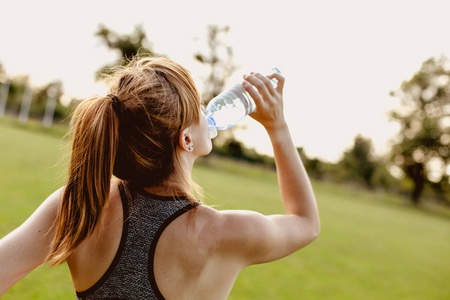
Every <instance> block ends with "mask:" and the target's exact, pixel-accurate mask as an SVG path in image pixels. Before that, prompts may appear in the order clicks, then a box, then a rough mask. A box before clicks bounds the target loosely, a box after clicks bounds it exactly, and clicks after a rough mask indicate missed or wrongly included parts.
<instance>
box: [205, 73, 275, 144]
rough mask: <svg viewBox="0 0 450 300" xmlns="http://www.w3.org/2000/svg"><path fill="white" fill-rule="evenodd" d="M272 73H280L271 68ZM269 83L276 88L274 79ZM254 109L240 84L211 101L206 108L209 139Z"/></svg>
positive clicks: (251, 101) (254, 106) (251, 100)
mask: <svg viewBox="0 0 450 300" xmlns="http://www.w3.org/2000/svg"><path fill="white" fill-rule="evenodd" d="M272 73H280V71H279V70H278V69H277V68H273V69H272ZM271 81H272V84H273V85H274V86H276V84H277V81H276V79H272V80H271ZM255 108H256V104H255V102H254V101H253V99H252V97H251V96H250V95H249V93H248V92H247V91H246V90H245V89H244V88H243V87H242V84H240V83H238V84H236V85H234V86H233V87H232V88H231V89H229V90H227V91H224V92H222V93H220V94H219V95H217V96H216V97H214V98H213V99H211V101H209V103H208V105H207V106H206V117H207V121H208V129H209V133H210V135H211V138H212V139H213V138H215V137H216V136H217V130H226V129H229V128H231V127H233V126H234V125H236V124H237V123H238V122H239V121H240V120H242V119H243V118H244V117H245V116H247V115H249V114H251V113H252V112H253V111H254V110H255Z"/></svg>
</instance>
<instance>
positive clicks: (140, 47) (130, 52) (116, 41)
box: [95, 25, 157, 80]
mask: <svg viewBox="0 0 450 300" xmlns="http://www.w3.org/2000/svg"><path fill="white" fill-rule="evenodd" d="M95 35H96V36H98V37H100V38H101V39H102V41H103V42H104V43H105V44H106V46H107V47H108V48H110V49H113V50H117V51H118V53H119V54H120V56H119V58H118V59H117V61H116V62H115V63H113V64H110V65H106V66H104V67H102V68H101V69H100V70H98V71H97V73H96V78H97V80H99V79H102V78H103V77H105V76H106V75H108V74H111V73H112V72H113V68H114V67H115V66H121V65H125V64H126V63H127V61H129V60H130V59H131V58H133V56H135V55H137V54H149V55H153V56H156V55H157V54H156V53H155V52H154V51H153V49H152V47H151V45H150V44H149V43H148V42H147V37H146V34H145V31H144V29H143V28H142V26H141V25H137V26H136V27H135V29H134V31H133V32H132V33H131V34H125V35H121V34H118V33H117V32H114V31H112V30H110V29H108V28H107V27H106V26H104V25H100V26H99V30H98V31H97V32H96V33H95Z"/></svg>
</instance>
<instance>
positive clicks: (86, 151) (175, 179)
mask: <svg viewBox="0 0 450 300" xmlns="http://www.w3.org/2000/svg"><path fill="white" fill-rule="evenodd" d="M108 82H109V87H110V93H111V94H112V95H114V96H105V97H93V98H90V99H87V100H85V101H83V102H82V103H81V104H80V105H79V106H78V107H77V108H76V110H75V112H74V115H73V117H72V120H71V123H70V132H71V134H72V152H71V159H70V165H69V176H68V180H67V184H66V186H65V189H64V193H63V197H62V200H61V202H60V205H59V208H58V212H57V217H56V220H55V236H54V238H53V242H52V245H51V252H50V254H49V256H48V258H47V260H51V265H57V264H61V263H62V262H64V261H66V260H67V258H68V257H69V256H70V255H71V254H72V253H73V251H74V250H75V249H76V248H77V247H78V246H79V245H80V244H81V243H82V242H83V241H84V240H86V238H87V237H88V236H90V235H91V234H92V233H93V232H94V231H95V229H96V228H97V226H98V225H99V223H100V221H101V218H102V214H103V212H104V209H105V207H106V205H107V204H108V198H109V193H110V185H111V178H112V176H113V175H114V176H115V177H117V178H119V179H122V180H124V181H126V182H128V183H129V184H130V185H134V186H139V187H152V186H160V187H165V188H166V191H168V192H170V193H172V195H174V196H180V195H183V196H185V197H187V199H189V200H190V201H191V202H195V201H196V200H195V192H198V191H199V188H198V186H197V185H196V184H195V183H194V182H193V181H192V180H191V179H190V176H189V174H187V173H186V171H185V170H183V169H182V168H181V158H180V156H179V153H180V152H179V151H177V150H178V136H179V134H180V133H181V131H182V130H184V129H185V128H186V127H188V126H189V125H190V124H191V123H192V122H196V123H198V122H199V120H200V110H201V102H200V95H199V93H198V90H197V88H196V86H195V83H194V80H193V79H192V77H191V75H190V73H189V72H188V71H187V70H186V69H185V68H183V67H182V66H180V65H179V64H177V63H175V62H173V61H171V60H169V59H166V58H152V57H144V58H142V57H141V58H135V59H133V60H132V61H131V62H130V63H129V64H128V65H127V66H125V67H121V68H120V69H118V70H117V71H116V72H115V73H114V75H113V76H112V77H111V78H109V81H108Z"/></svg>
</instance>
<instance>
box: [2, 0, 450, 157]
mask: <svg viewBox="0 0 450 300" xmlns="http://www.w3.org/2000/svg"><path fill="white" fill-rule="evenodd" d="M449 12H450V2H449V1H444V0H442V1H438V0H427V1H425V0H423V1H412V0H410V1H404V0H378V1H361V0H359V1H358V0H355V1H350V0H340V1H333V0H326V1H320V0H317V1H289V0H272V1H266V0H258V1H245V0H240V1H236V0H227V1H213V0H201V1H200V0H190V1H185V0H180V1H169V0H166V1H161V0H159V1H152V0H147V1H135V0H127V1H111V0H109V1H92V0H90V1H84V0H83V1H80V0H79V1H61V0H59V1H56V0H54V1H50V0H47V1H46V0H41V1H23V0H14V1H7V2H5V3H3V4H2V15H1V17H0V28H1V35H0V63H2V65H3V67H4V68H5V69H6V72H7V73H8V74H9V75H11V76H15V75H18V74H22V73H25V74H29V75H30V79H31V82H32V83H33V84H37V85H40V84H45V83H47V82H49V81H51V80H55V79H61V80H62V81H63V84H64V90H65V92H66V93H67V94H69V95H71V96H75V97H80V98H84V97H88V96H91V95H92V94H105V93H106V88H105V87H104V86H103V85H101V84H97V83H95V82H94V75H93V74H94V72H95V71H96V70H98V69H99V68H100V67H101V66H103V65H105V64H107V63H110V62H113V61H114V60H115V59H116V57H117V54H116V53H114V52H111V51H108V49H107V48H106V47H105V46H104V45H103V44H102V43H101V41H100V39H99V38H97V37H95V36H94V33H95V31H97V29H98V24H100V23H102V24H104V25H106V26H107V27H108V28H111V29H112V30H115V31H118V32H120V33H130V32H132V31H133V29H134V26H135V25H136V24H142V25H143V26H144V29H145V31H146V33H147V37H148V38H149V40H150V41H151V42H152V44H153V46H154V49H155V50H156V52H158V53H162V54H165V55H167V56H169V57H170V58H171V59H173V60H175V61H177V62H179V63H181V64H182V65H184V66H186V67H187V68H188V69H190V70H191V71H192V72H193V73H194V76H195V77H196V79H197V80H198V81H199V82H200V78H201V77H202V76H205V75H206V74H205V73H204V69H202V68H199V65H198V63H196V62H195V61H194V59H193V55H194V53H195V52H197V51H202V50H204V47H205V39H206V26H207V25H208V24H219V25H229V26H230V28H231V29H230V32H229V34H228V37H227V41H228V43H229V45H230V46H232V48H233V50H234V54H235V64H237V65H239V66H240V67H241V68H240V69H239V70H238V71H237V73H236V75H235V76H234V77H233V80H234V81H239V80H241V79H240V78H241V76H242V74H244V73H246V72H249V71H253V70H256V71H265V70H268V69H270V68H271V67H273V66H277V67H278V68H279V69H280V70H281V71H282V73H283V75H284V76H285V77H286V87H285V115H286V118H287V121H288V123H289V125H290V128H291V131H292V135H293V138H294V142H295V144H296V145H298V146H302V147H305V149H306V152H307V154H308V155H310V156H315V157H320V158H322V159H326V160H331V161H336V160H337V159H338V158H339V157H340V155H341V153H342V151H343V150H345V148H346V147H348V146H350V145H351V144H352V142H353V139H354V137H355V135H357V134H358V133H361V134H363V135H364V136H366V137H370V138H371V139H372V140H373V142H374V144H375V146H376V149H377V151H378V153H383V151H385V150H386V149H385V143H386V141H387V140H388V139H389V138H390V137H392V136H393V134H394V133H395V131H396V130H397V126H396V125H395V124H393V123H389V122H388V119H387V116H386V111H388V110H389V109H391V108H394V107H395V106H396V105H398V101H397V100H396V99H395V98H392V97H390V96H389V92H390V91H392V90H395V89H397V88H398V87H399V86H400V84H401V82H402V81H403V80H407V79H409V78H410V77H411V76H412V75H413V74H414V73H415V72H416V71H417V70H418V69H419V68H420V66H421V64H422V62H423V61H425V60H426V59H428V58H430V57H432V56H438V55H441V54H445V55H447V56H448V57H450V38H449V28H450V17H449ZM233 80H232V81H233ZM232 83H233V82H230V85H231V84H232ZM249 123H250V126H249V127H250V129H248V130H247V131H246V132H241V133H240V136H241V137H242V138H244V139H245V140H246V142H247V143H249V144H250V145H257V146H258V149H260V151H263V152H269V153H270V147H267V146H268V145H269V141H268V139H267V138H266V137H265V134H264V132H263V130H262V129H261V127H260V126H258V125H257V124H255V123H253V122H249ZM264 145H265V146H264ZM269 146H270V145H269Z"/></svg>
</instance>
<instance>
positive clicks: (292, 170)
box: [219, 73, 320, 265]
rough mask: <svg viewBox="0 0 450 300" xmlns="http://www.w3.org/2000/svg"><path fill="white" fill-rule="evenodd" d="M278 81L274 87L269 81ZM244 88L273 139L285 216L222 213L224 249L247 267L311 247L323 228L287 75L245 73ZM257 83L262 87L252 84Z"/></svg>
mask: <svg viewBox="0 0 450 300" xmlns="http://www.w3.org/2000/svg"><path fill="white" fill-rule="evenodd" d="M272 78H275V79H277V80H278V85H277V87H276V88H274V87H273V86H272V84H271V82H270V80H269V79H272ZM244 79H245V81H244V83H243V86H244V88H245V89H246V90H247V91H248V92H249V93H250V95H251V96H252V98H253V99H254V100H255V103H256V110H255V112H254V113H253V114H252V115H251V116H252V117H253V118H254V119H256V120H257V121H258V122H260V123H261V124H262V125H263V126H264V127H265V129H266V131H267V133H268V135H269V137H270V140H271V142H272V146H273V150H274V157H275V163H276V167H277V174H278V183H279V188H280V193H281V199H282V202H283V206H284V210H285V215H273V216H263V215H261V214H259V213H255V212H249V211H223V212H220V215H221V217H220V218H219V219H220V220H221V222H220V224H221V225H220V227H221V232H222V237H223V239H222V245H221V249H224V250H225V251H226V252H232V253H238V254H239V255H241V258H242V259H243V261H242V263H243V264H244V265H248V264H255V263H262V262H268V261H272V260H275V259H278V258H281V257H283V256H286V255H288V254H291V253H293V252H295V251H296V250H298V249H300V248H302V247H304V246H306V245H307V244H309V243H310V242H312V241H313V240H314V239H315V238H316V237H317V236H318V234H319V232H320V221H319V214H318V209H317V204H316V200H315V197H314V193H313V189H312V187H311V183H310V181H309V178H308V176H307V174H306V171H305V168H304V166H303V164H302V162H301V160H300V157H299V155H298V152H297V150H296V148H295V146H294V143H293V141H292V138H291V136H290V133H289V129H288V126H287V124H286V121H285V119H284V115H283V98H282V92H283V87H284V78H283V77H282V76H281V75H279V74H273V75H271V76H269V78H267V77H265V76H262V75H261V74H253V73H252V74H251V75H249V76H245V77H244ZM252 86H254V87H256V88H257V91H256V90H255V89H254V88H253V87H252Z"/></svg>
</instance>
